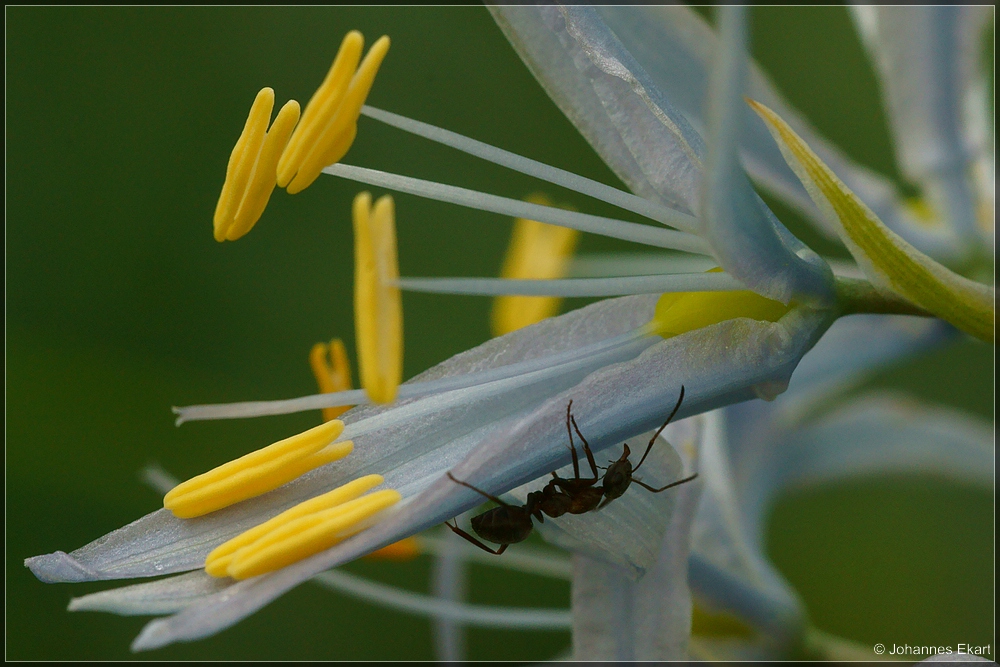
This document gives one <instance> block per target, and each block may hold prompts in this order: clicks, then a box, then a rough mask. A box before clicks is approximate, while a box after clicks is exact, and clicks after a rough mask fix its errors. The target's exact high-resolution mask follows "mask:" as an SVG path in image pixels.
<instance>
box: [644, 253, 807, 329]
mask: <svg viewBox="0 0 1000 667" xmlns="http://www.w3.org/2000/svg"><path fill="white" fill-rule="evenodd" d="M721 271H722V269H720V268H715V269H711V270H710V271H709V272H708V274H702V275H712V274H718V275H724V274H720V272H721ZM793 306H794V303H789V304H788V305H787V306H786V305H785V304H783V303H781V302H780V301H774V300H772V299H768V298H765V297H762V296H761V295H759V294H757V293H756V292H751V291H749V290H739V291H733V292H714V293H713V292H687V293H684V292H681V293H674V294H664V295H663V296H661V297H660V300H659V301H657V302H656V314H655V315H653V319H652V320H651V321H650V323H649V325H647V326H648V330H649V333H651V334H656V335H659V336H663V337H664V338H671V337H673V336H677V335H680V334H682V333H686V332H688V331H692V330H694V329H701V328H702V327H707V326H709V325H711V324H718V323H719V322H723V321H725V320H732V319H735V318H737V317H749V318H751V319H754V320H762V321H765V322H777V321H778V320H780V319H781V318H782V317H784V315H785V314H786V313H787V312H788V311H789V310H791V309H792V307H793Z"/></svg>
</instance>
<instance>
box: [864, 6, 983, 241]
mask: <svg viewBox="0 0 1000 667" xmlns="http://www.w3.org/2000/svg"><path fill="white" fill-rule="evenodd" d="M865 14H866V15H868V16H869V17H870V19H871V20H869V21H861V22H860V23H861V27H862V30H861V33H862V36H863V37H864V38H865V40H864V41H865V45H866V46H867V47H868V51H869V53H870V55H871V57H872V60H873V61H874V63H875V66H876V69H877V71H878V73H879V74H880V75H881V84H882V92H883V96H884V99H885V106H886V112H887V115H888V118H889V121H890V127H891V129H892V133H893V139H894V141H895V144H896V149H897V151H898V157H899V163H900V168H901V170H902V172H903V174H904V175H906V176H907V177H908V178H910V179H912V180H914V181H916V182H917V183H920V184H921V185H923V186H924V187H925V188H926V189H927V190H926V194H927V195H929V196H930V198H931V200H932V202H933V203H934V204H936V205H937V207H938V208H939V210H940V211H941V212H942V214H943V215H944V216H945V218H946V219H947V220H948V222H950V223H951V224H952V225H953V226H954V228H955V231H957V232H959V233H960V234H962V235H964V236H966V237H967V238H975V237H976V236H978V232H977V224H976V198H975V192H974V191H973V184H972V182H971V180H970V179H969V172H970V168H971V167H972V165H973V163H974V162H975V161H976V160H977V159H982V158H984V157H986V156H987V155H990V154H991V153H992V146H991V145H990V144H991V138H990V137H989V134H988V131H987V128H986V127H984V126H983V125H982V124H980V123H975V124H973V123H970V122H969V121H970V120H971V118H969V117H968V115H967V114H968V111H969V110H968V109H967V106H968V105H970V104H981V105H985V104H986V100H985V99H981V100H977V99H972V98H974V97H975V96H974V95H973V92H974V91H973V89H974V87H977V86H981V85H982V83H983V81H984V78H985V77H984V73H983V72H982V68H981V67H980V59H981V58H980V56H981V50H982V44H981V41H980V40H981V38H982V36H983V28H984V27H985V26H986V25H987V23H988V22H989V20H990V19H991V17H992V11H991V10H990V9H989V8H988V7H973V6H969V7H957V6H938V7H874V8H865ZM855 16H856V17H858V18H860V16H859V15H858V13H857V10H855ZM976 115H977V116H978V115H980V114H976Z"/></svg>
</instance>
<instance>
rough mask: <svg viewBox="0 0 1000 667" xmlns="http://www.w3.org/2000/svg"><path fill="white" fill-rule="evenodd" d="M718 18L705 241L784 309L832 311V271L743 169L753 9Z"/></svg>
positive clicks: (704, 193)
mask: <svg viewBox="0 0 1000 667" xmlns="http://www.w3.org/2000/svg"><path fill="white" fill-rule="evenodd" d="M719 11H720V22H721V30H722V37H721V39H720V40H719V43H718V44H717V45H716V54H715V60H714V66H713V70H712V79H711V86H710V88H709V96H708V100H707V105H708V108H707V111H706V115H707V125H708V126H707V141H708V146H709V152H708V159H707V160H706V167H705V174H704V177H703V179H702V183H701V224H702V230H703V233H704V236H705V238H706V239H707V240H708V241H709V243H710V244H711V245H712V249H713V250H714V251H715V256H716V258H718V260H719V262H720V264H721V265H722V268H723V269H725V270H726V271H728V272H729V273H731V274H732V275H733V276H734V277H736V278H738V279H739V280H741V281H742V282H743V283H744V284H745V285H746V286H747V287H749V288H750V289H752V290H754V291H755V292H757V293H758V294H762V295H764V296H767V297H769V298H772V299H775V300H778V301H781V302H782V303H788V302H789V301H790V300H791V299H792V298H793V297H794V298H795V299H796V300H797V301H799V302H800V303H802V302H805V303H810V304H817V305H825V304H829V303H830V302H831V301H832V300H833V274H832V272H831V271H830V268H829V267H828V266H827V265H826V263H825V262H823V260H821V259H820V258H819V256H818V255H816V253H814V252H813V251H812V250H810V249H808V248H807V247H806V246H805V245H803V244H802V243H801V242H800V241H798V239H796V238H795V237H794V236H792V235H791V234H790V233H789V232H788V230H787V229H785V228H784V227H783V226H782V224H781V223H780V222H778V219H777V218H776V217H775V216H774V214H773V213H771V211H770V209H768V208H767V206H766V205H765V204H764V202H763V201H762V200H761V199H760V197H758V196H757V193H756V192H754V190H753V188H752V187H751V186H750V181H749V180H748V179H747V177H746V174H745V173H744V172H743V167H742V166H741V165H740V163H739V159H738V155H737V153H738V148H739V141H740V137H742V136H743V134H744V129H743V128H744V126H745V125H746V111H745V108H746V104H745V103H744V102H743V96H744V90H745V80H746V72H747V55H746V41H747V37H746V33H747V25H746V12H747V11H748V10H747V9H746V8H742V7H735V6H733V7H725V8H721V9H720V10H719Z"/></svg>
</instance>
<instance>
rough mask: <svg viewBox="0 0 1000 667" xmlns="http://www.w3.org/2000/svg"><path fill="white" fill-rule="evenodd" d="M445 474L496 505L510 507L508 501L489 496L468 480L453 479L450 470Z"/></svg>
mask: <svg viewBox="0 0 1000 667" xmlns="http://www.w3.org/2000/svg"><path fill="white" fill-rule="evenodd" d="M445 474H446V475H448V479H450V480H451V481H453V482H455V483H456V484H461V485H462V486H464V487H466V488H468V489H472V490H473V491H475V492H476V493H478V494H479V495H481V496H486V497H487V498H489V499H490V500H492V501H493V502H495V503H496V504H497V505H503V506H504V507H511V505H509V504H508V503H505V502H504V501H502V500H500V499H499V498H497V497H496V496H491V495H490V494H488V493H486V492H485V491H480V490H479V489H477V488H476V487H474V486H472V485H471V484H469V483H468V482H463V481H461V480H457V479H455V476H454V475H452V474H451V472H447V473H445Z"/></svg>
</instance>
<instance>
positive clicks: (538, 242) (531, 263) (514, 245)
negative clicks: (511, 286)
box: [490, 194, 580, 336]
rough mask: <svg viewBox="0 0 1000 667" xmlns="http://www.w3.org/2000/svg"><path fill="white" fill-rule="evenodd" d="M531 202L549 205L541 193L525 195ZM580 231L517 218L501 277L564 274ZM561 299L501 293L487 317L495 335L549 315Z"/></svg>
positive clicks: (540, 277)
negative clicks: (503, 294)
mask: <svg viewBox="0 0 1000 667" xmlns="http://www.w3.org/2000/svg"><path fill="white" fill-rule="evenodd" d="M527 201H529V202H531V203H532V204H540V205H542V206H551V205H552V204H551V202H550V201H549V200H548V198H547V197H545V196H544V195H540V194H536V195H531V196H530V197H527ZM579 236H580V233H579V232H578V231H577V230H575V229H569V228H567V227H557V226H555V225H548V224H545V223H544V222H537V221H535V220H525V219H524V218H518V219H517V220H515V221H514V231H513V233H512V234H511V237H510V245H509V246H508V247H507V255H506V257H504V262H503V268H502V269H501V271H500V275H501V277H503V278H519V279H529V280H552V279H556V278H562V277H563V276H564V275H566V269H567V268H568V266H569V262H570V260H571V259H572V257H573V251H574V250H575V249H576V243H577V240H578V239H579ZM561 301H562V299H560V298H558V297H550V296H501V297H497V298H496V299H494V301H493V311H492V314H491V317H490V322H491V327H492V329H493V335H494V336H502V335H503V334H506V333H510V332H511V331H516V330H517V329H520V328H521V327H526V326H528V325H529V324H534V323H535V322H541V321H542V320H544V319H545V318H547V317H552V316H553V315H555V314H556V312H558V310H559V304H560V303H561Z"/></svg>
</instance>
